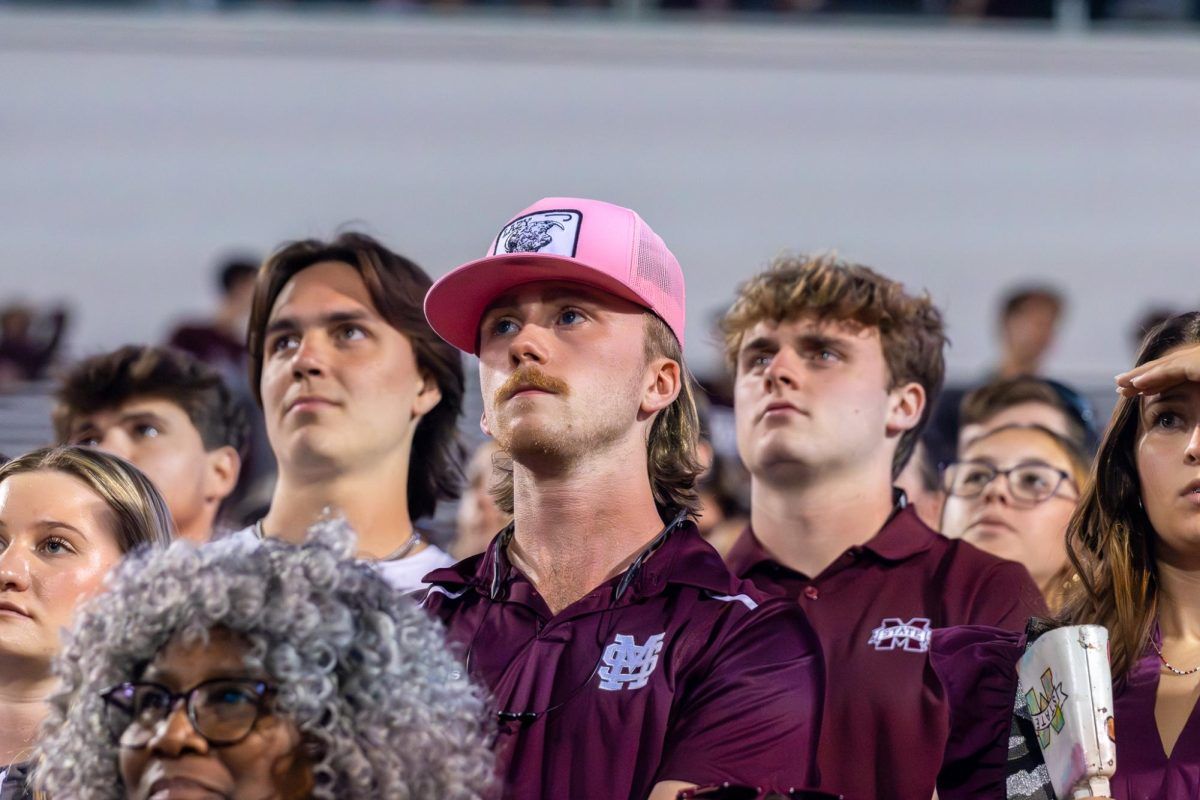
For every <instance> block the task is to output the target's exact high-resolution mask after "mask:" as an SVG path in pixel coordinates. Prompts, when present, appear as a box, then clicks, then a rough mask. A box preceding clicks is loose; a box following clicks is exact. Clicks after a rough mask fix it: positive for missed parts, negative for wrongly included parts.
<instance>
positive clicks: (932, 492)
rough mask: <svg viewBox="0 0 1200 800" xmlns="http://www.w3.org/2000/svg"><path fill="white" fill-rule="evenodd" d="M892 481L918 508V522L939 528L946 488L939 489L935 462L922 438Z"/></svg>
mask: <svg viewBox="0 0 1200 800" xmlns="http://www.w3.org/2000/svg"><path fill="white" fill-rule="evenodd" d="M895 484H896V488H897V489H900V490H901V491H903V492H904V495H905V497H907V498H908V502H909V504H910V505H911V506H912V507H913V508H915V509H916V510H917V516H918V517H920V518H921V522H924V523H925V525H926V526H927V527H928V528H929V529H930V530H934V531H936V530H940V529H941V524H942V505H943V504H944V503H945V502H946V492H945V491H944V490H943V489H942V480H941V475H940V474H939V472H938V465H937V464H935V463H934V462H933V456H932V454H931V453H930V452H929V447H928V446H926V444H925V441H924V440H923V439H922V440H918V441H917V444H916V446H914V447H913V452H912V456H911V457H910V458H909V459H908V463H907V464H905V465H904V469H902V470H900V474H899V475H897V476H896V481H895Z"/></svg>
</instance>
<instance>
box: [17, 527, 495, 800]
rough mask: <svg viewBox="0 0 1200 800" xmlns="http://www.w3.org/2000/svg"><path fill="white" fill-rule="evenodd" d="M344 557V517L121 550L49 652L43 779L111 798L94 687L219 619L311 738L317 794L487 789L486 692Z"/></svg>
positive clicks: (50, 786)
mask: <svg viewBox="0 0 1200 800" xmlns="http://www.w3.org/2000/svg"><path fill="white" fill-rule="evenodd" d="M352 553H353V534H352V533H351V532H350V529H349V526H348V525H346V523H345V522H344V521H341V520H326V521H323V522H321V523H318V524H317V525H315V526H314V527H313V528H312V529H311V530H310V531H309V535H308V541H307V542H306V543H305V544H303V545H300V546H296V545H289V544H286V543H283V542H279V541H275V540H266V541H252V540H244V539H241V538H239V537H234V538H231V539H226V540H222V541H217V542H213V543H211V544H207V545H204V546H203V547H195V546H194V545H192V544H190V543H188V542H176V543H174V544H172V545H171V547H169V548H167V549H165V550H158V551H152V552H146V553H140V554H135V555H133V556H130V557H128V558H127V559H126V560H125V561H124V563H122V564H121V566H120V567H118V568H117V570H115V571H114V573H113V577H112V583H111V586H110V589H109V590H108V591H107V592H106V593H104V594H103V595H101V596H99V597H97V598H96V599H95V600H93V601H92V602H91V603H89V604H88V605H87V606H85V607H84V609H83V610H82V611H81V612H80V613H79V615H78V616H77V618H76V622H75V626H74V629H73V631H72V632H71V634H70V636H69V638H68V644H67V646H66V648H65V650H64V653H63V655H62V656H61V657H60V659H59V660H58V662H57V663H56V667H55V670H56V673H57V675H58V677H59V679H60V680H61V682H62V683H61V688H60V690H59V692H58V693H57V694H55V696H54V697H53V698H52V700H51V712H50V716H49V718H48V719H47V722H46V725H45V728H44V730H45V732H46V734H45V735H44V736H43V740H42V742H41V745H40V752H39V754H38V760H37V762H38V767H37V770H36V776H37V777H36V781H37V785H38V786H39V788H41V789H44V790H46V791H47V792H48V793H49V794H50V795H51V796H52V797H59V798H66V797H70V798H72V800H100V799H101V798H104V799H105V800H107V799H108V798H114V799H115V798H120V797H122V796H123V788H122V783H121V778H120V773H119V768H118V748H117V745H116V744H115V743H114V742H113V737H112V736H111V734H110V733H109V731H108V728H107V726H106V724H105V716H104V702H103V700H101V697H100V693H101V692H102V691H104V690H106V689H108V688H109V687H110V686H113V685H115V684H118V683H121V682H123V681H128V680H134V679H136V678H138V677H139V675H140V673H141V671H142V670H144V668H145V667H146V666H147V665H148V664H149V663H150V662H151V661H152V660H153V659H154V657H155V655H156V654H157V653H158V652H159V651H160V650H161V649H162V648H163V647H164V646H165V645H166V644H167V643H168V642H170V641H172V640H173V639H176V638H177V637H181V640H182V641H184V642H193V641H206V640H207V637H208V634H209V632H210V631H211V630H213V629H215V628H220V629H225V630H228V631H230V632H232V633H235V634H237V635H239V636H240V637H241V638H243V639H244V640H245V641H246V642H247V643H248V645H249V647H248V656H247V661H248V664H252V665H254V666H256V667H258V668H261V669H264V670H265V671H266V673H267V675H269V676H270V678H271V680H272V681H273V682H274V683H276V684H277V685H278V691H277V694H276V699H275V709H276V711H277V713H278V714H279V715H280V716H281V717H284V718H286V719H289V720H291V721H292V722H293V723H294V724H295V725H296V727H297V729H298V730H299V732H300V735H301V737H302V739H303V740H304V741H306V742H309V743H311V744H312V745H314V746H313V747H312V749H313V751H314V752H315V753H317V754H318V755H317V756H316V757H315V758H314V759H313V762H312V767H313V777H314V780H315V788H314V789H313V792H312V797H314V798H320V799H321V800H324V799H325V798H329V799H330V800H332V798H364V799H365V798H372V799H374V798H389V800H390V799H392V798H394V799H395V800H424V799H425V798H430V799H431V800H432V798H438V799H439V800H440V799H441V798H447V800H450V799H456V800H457V799H458V798H461V799H462V800H476V798H484V797H489V796H490V795H491V791H492V787H493V781H494V778H493V775H494V773H493V759H492V755H491V753H490V752H489V749H488V741H489V736H490V731H489V730H488V723H487V721H486V720H487V719H488V715H487V710H486V704H485V700H484V695H483V693H482V692H481V690H479V689H478V688H477V687H475V686H474V685H473V684H472V683H471V682H470V681H469V680H468V679H467V678H466V671H465V670H464V669H463V667H462V664H461V663H460V662H459V661H458V660H457V659H456V658H455V657H454V656H453V655H452V654H451V653H450V651H449V650H448V649H447V647H446V642H445V636H444V634H443V632H442V630H441V628H440V626H439V625H438V624H437V622H436V621H434V620H432V619H430V618H429V617H427V616H426V615H425V613H424V612H422V611H421V609H420V608H418V607H417V605H416V604H415V603H413V602H412V601H411V600H409V599H408V598H405V597H403V596H401V595H400V594H399V593H398V592H396V591H395V590H394V589H392V588H391V587H390V586H389V585H388V584H387V583H386V582H385V581H384V579H383V578H382V577H380V576H379V575H378V574H377V573H376V572H375V570H374V569H372V568H371V567H370V566H368V565H366V564H363V563H362V562H358V561H355V560H354V559H353V558H352Z"/></svg>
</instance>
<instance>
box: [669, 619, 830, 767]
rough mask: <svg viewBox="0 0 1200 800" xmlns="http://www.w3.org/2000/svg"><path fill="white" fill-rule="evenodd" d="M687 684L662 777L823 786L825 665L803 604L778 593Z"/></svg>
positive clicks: (725, 640)
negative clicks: (819, 752)
mask: <svg viewBox="0 0 1200 800" xmlns="http://www.w3.org/2000/svg"><path fill="white" fill-rule="evenodd" d="M713 602H719V601H713ZM687 680H688V681H689V683H690V685H689V686H687V687H686V690H685V691H686V694H685V696H684V699H683V702H682V703H681V705H680V707H679V710H678V711H677V712H676V713H675V715H674V717H673V719H672V724H671V727H670V730H669V731H668V733H667V741H666V750H665V753H664V757H663V761H662V766H661V767H660V768H659V771H658V775H657V776H656V782H661V781H672V780H674V781H685V782H689V783H695V784H700V785H705V784H712V783H721V782H723V781H731V782H733V783H740V784H749V785H757V786H763V787H767V788H775V789H779V790H787V789H789V788H791V787H803V786H816V785H817V782H818V778H819V775H818V773H817V740H818V738H819V734H820V724H821V707H822V704H823V698H824V692H825V668H824V665H823V662H822V658H821V647H820V644H819V643H818V641H817V636H816V634H815V633H814V632H813V630H812V628H811V627H810V626H809V624H808V620H807V618H806V617H805V616H804V614H803V612H802V611H800V609H798V608H797V607H795V606H794V605H792V603H791V602H789V601H787V600H783V599H782V598H778V599H772V600H770V601H765V602H763V603H762V604H761V605H759V606H758V607H757V608H755V609H754V610H753V611H750V612H749V613H746V614H743V615H742V616H741V619H739V620H738V621H737V622H736V623H734V625H733V626H731V630H730V632H729V633H728V634H727V635H725V636H722V637H720V638H719V639H718V640H717V643H716V645H715V646H712V647H711V648H710V651H709V652H708V653H707V654H705V655H703V656H702V657H701V658H700V659H698V661H697V663H696V665H695V667H694V669H691V670H690V671H689V676H688V678H687Z"/></svg>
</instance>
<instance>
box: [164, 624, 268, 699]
mask: <svg viewBox="0 0 1200 800" xmlns="http://www.w3.org/2000/svg"><path fill="white" fill-rule="evenodd" d="M250 672H251V671H250V670H249V668H248V667H247V666H246V642H245V640H244V639H242V638H240V637H238V636H236V635H235V634H232V633H230V632H229V631H227V630H224V629H222V628H216V629H214V630H211V631H209V636H208V641H207V642H205V641H195V642H185V641H184V640H183V639H181V638H179V637H178V636H177V637H176V638H174V639H172V640H171V641H170V642H168V643H167V645H166V646H165V647H164V648H163V649H162V650H160V651H159V652H158V655H157V656H155V658H154V660H153V661H151V662H150V665H149V666H148V667H147V668H146V671H145V673H144V674H143V679H144V680H149V681H157V682H160V683H166V684H168V685H171V684H175V685H174V686H173V687H172V688H175V689H181V688H184V687H185V686H192V685H194V684H196V683H200V682H201V681H206V680H209V679H210V678H219V677H240V676H243V675H249V674H250Z"/></svg>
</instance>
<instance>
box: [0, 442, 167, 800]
mask: <svg viewBox="0 0 1200 800" xmlns="http://www.w3.org/2000/svg"><path fill="white" fill-rule="evenodd" d="M171 536H172V528H171V517H170V514H169V513H168V511H167V508H166V504H165V503H164V502H163V500H162V498H161V497H160V496H159V494H158V492H157V491H156V490H155V489H154V487H153V486H152V485H151V484H150V481H149V480H147V479H146V477H145V476H143V475H142V474H141V473H140V472H139V471H138V470H137V469H135V468H134V467H132V466H130V465H129V464H128V463H126V462H125V461H123V460H121V459H119V458H116V457H114V456H112V455H109V454H107V453H101V452H99V451H96V450H90V449H87V448H78V447H64V448H45V449H41V450H35V451H33V452H31V453H28V454H26V455H23V456H20V457H18V458H15V459H13V460H12V461H9V462H7V463H6V464H4V465H3V466H0V798H4V800H27V798H30V797H32V792H31V789H30V787H29V785H28V777H29V769H30V761H31V758H32V755H33V750H34V746H35V745H36V743H37V737H38V733H39V729H40V726H41V725H42V721H43V720H44V719H45V718H46V716H47V714H48V712H49V704H48V701H49V698H50V696H51V694H52V693H53V692H54V690H55V688H56V686H57V683H58V681H57V679H56V677H55V676H54V674H53V673H52V671H51V661H52V659H53V658H54V657H55V656H56V655H57V654H58V652H59V650H60V647H61V644H60V639H59V633H60V630H61V629H63V628H67V627H70V625H71V620H72V619H73V617H74V615H75V609H76V607H77V606H78V605H79V604H81V603H82V602H84V601H85V600H87V599H88V598H90V597H92V596H93V595H95V594H97V593H98V592H100V591H101V589H102V588H103V586H104V580H105V577H106V576H107V574H108V572H109V570H110V569H111V568H112V567H113V566H115V565H116V564H117V562H119V561H120V560H121V558H122V557H123V556H124V555H125V554H127V553H130V552H132V551H133V550H136V549H137V548H139V547H143V546H148V545H158V546H163V545H166V544H167V543H168V542H169V541H170V538H171ZM65 796H66V795H64V797H65Z"/></svg>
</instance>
